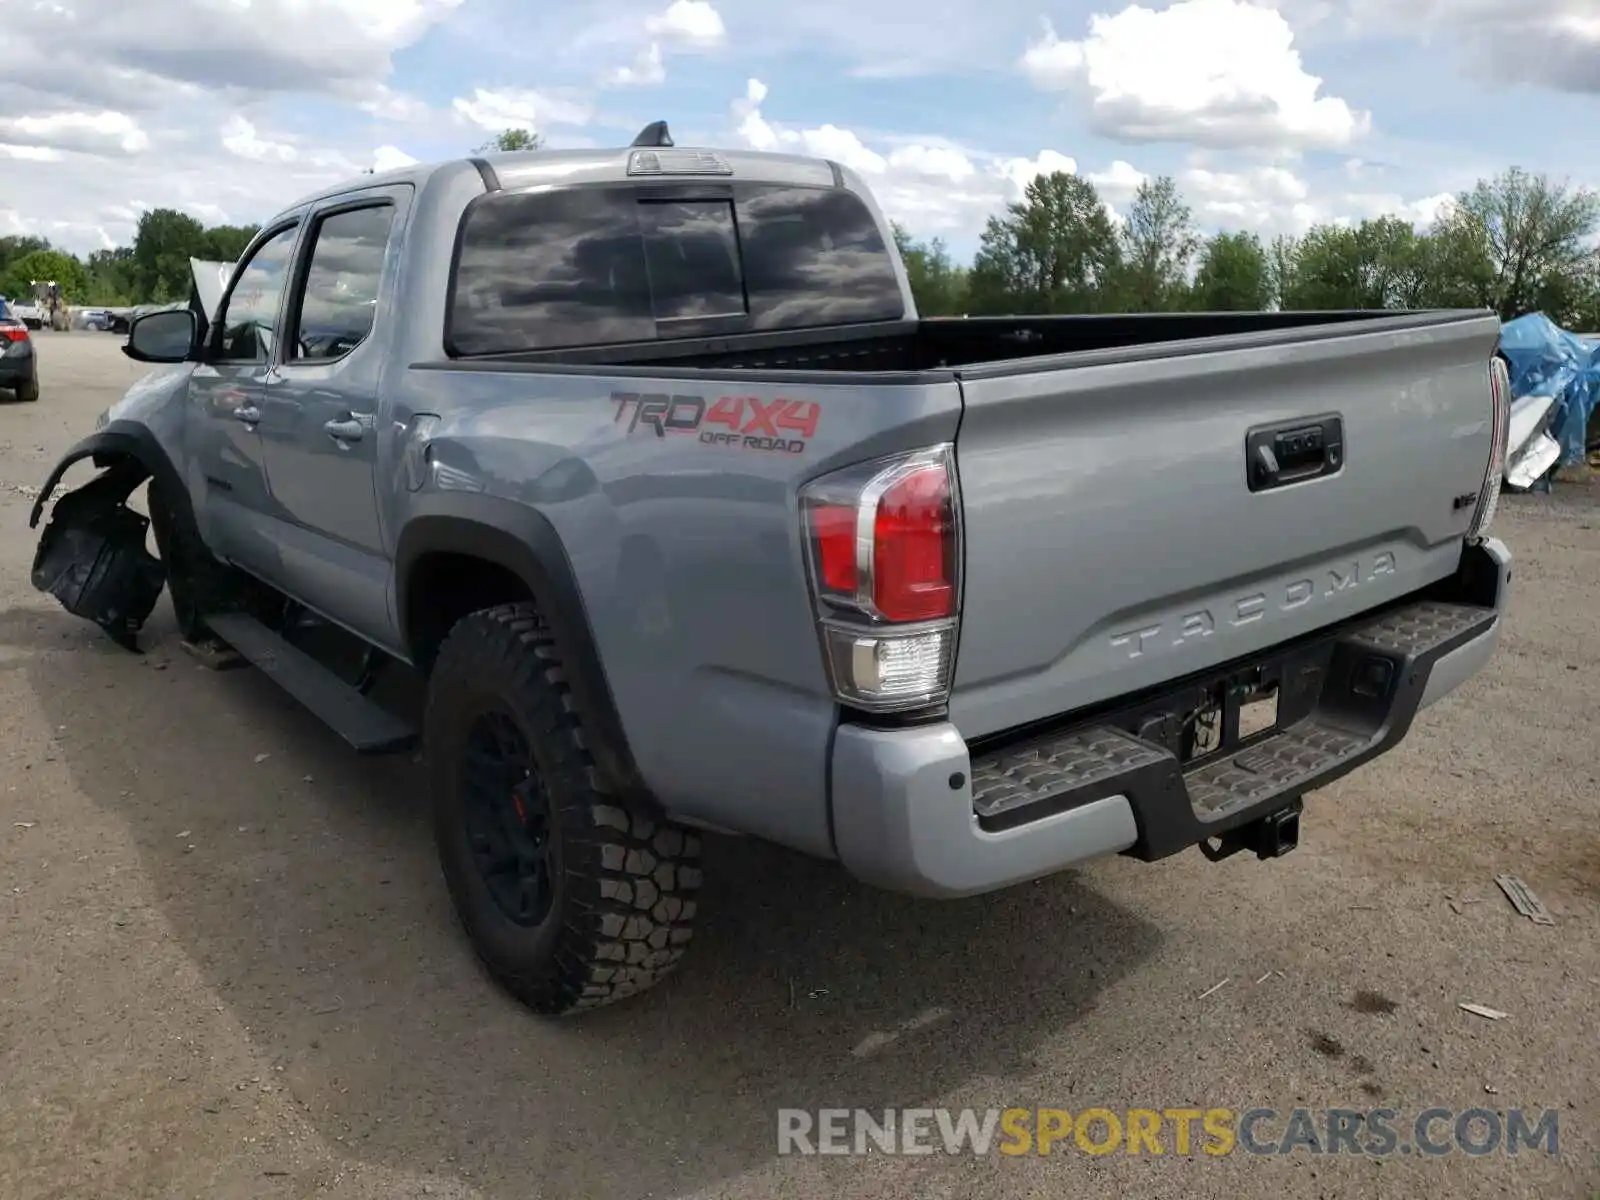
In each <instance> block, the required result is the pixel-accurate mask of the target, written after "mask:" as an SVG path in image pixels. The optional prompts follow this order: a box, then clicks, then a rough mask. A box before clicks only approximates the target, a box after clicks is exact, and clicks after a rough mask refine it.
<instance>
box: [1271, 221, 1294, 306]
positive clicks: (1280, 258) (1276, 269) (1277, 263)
mask: <svg viewBox="0 0 1600 1200" xmlns="http://www.w3.org/2000/svg"><path fill="white" fill-rule="evenodd" d="M1299 255H1300V239H1299V238H1296V237H1291V236H1290V235H1288V234H1286V233H1280V234H1279V235H1278V236H1277V237H1275V238H1273V239H1272V245H1271V246H1269V247H1268V248H1267V286H1268V287H1269V288H1270V289H1271V292H1272V303H1271V305H1270V306H1269V307H1271V308H1274V309H1282V308H1288V307H1289V303H1288V300H1287V299H1286V297H1287V296H1289V295H1290V294H1291V293H1292V292H1293V291H1294V290H1295V287H1296V286H1297V281H1296V278H1295V276H1296V267H1295V264H1296V262H1297V261H1298V259H1299Z"/></svg>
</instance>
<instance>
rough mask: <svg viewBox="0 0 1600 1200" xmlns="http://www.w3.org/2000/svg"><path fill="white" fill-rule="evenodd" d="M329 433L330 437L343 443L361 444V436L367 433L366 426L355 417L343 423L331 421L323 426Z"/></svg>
mask: <svg viewBox="0 0 1600 1200" xmlns="http://www.w3.org/2000/svg"><path fill="white" fill-rule="evenodd" d="M323 429H325V430H327V431H328V436H329V437H332V438H337V439H338V440H339V441H341V442H359V441H360V440H361V435H362V434H363V433H365V432H366V426H364V425H362V423H361V422H360V421H358V420H356V419H355V418H354V417H348V418H346V419H345V420H343V421H329V422H328V423H327V424H326V425H324V426H323Z"/></svg>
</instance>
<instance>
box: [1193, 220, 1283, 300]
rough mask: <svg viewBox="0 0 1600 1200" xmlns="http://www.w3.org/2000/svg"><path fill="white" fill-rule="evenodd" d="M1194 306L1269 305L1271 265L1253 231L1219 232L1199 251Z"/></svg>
mask: <svg viewBox="0 0 1600 1200" xmlns="http://www.w3.org/2000/svg"><path fill="white" fill-rule="evenodd" d="M1192 304H1193V307H1195V308H1198V309H1201V310H1203V311H1206V312H1259V311H1262V310H1265V309H1268V308H1270V307H1271V306H1272V269H1271V266H1270V264H1269V263H1268V261H1267V251H1266V248H1265V247H1264V246H1262V244H1261V239H1260V238H1258V237H1257V236H1256V235H1255V234H1253V233H1219V234H1217V236H1216V237H1214V238H1212V239H1211V240H1210V241H1208V242H1207V243H1206V244H1205V249H1203V250H1202V251H1201V252H1200V266H1199V268H1198V269H1197V270H1196V271H1195V276H1194V291H1193V296H1192Z"/></svg>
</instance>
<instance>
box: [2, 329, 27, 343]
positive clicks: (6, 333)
mask: <svg viewBox="0 0 1600 1200" xmlns="http://www.w3.org/2000/svg"><path fill="white" fill-rule="evenodd" d="M0 338H4V339H5V340H6V341H8V342H25V341H27V340H28V329H27V326H25V325H0Z"/></svg>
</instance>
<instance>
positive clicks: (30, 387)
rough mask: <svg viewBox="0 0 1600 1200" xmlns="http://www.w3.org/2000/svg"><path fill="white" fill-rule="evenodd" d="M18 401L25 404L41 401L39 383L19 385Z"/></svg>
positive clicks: (35, 381) (36, 381)
mask: <svg viewBox="0 0 1600 1200" xmlns="http://www.w3.org/2000/svg"><path fill="white" fill-rule="evenodd" d="M17 399H18V400H20V401H22V402H23V403H24V404H32V403H34V402H35V401H36V400H38V399H39V381H38V380H34V381H33V382H32V383H19V384H17Z"/></svg>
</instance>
